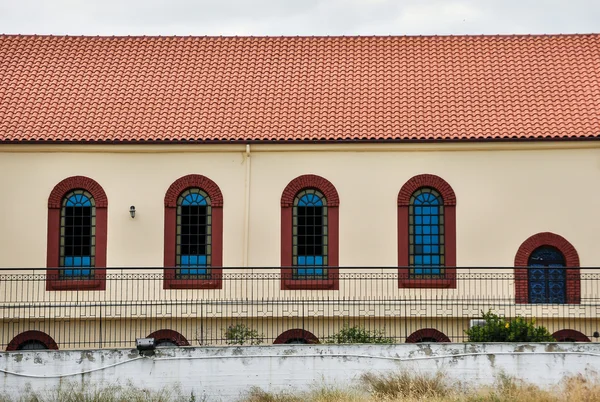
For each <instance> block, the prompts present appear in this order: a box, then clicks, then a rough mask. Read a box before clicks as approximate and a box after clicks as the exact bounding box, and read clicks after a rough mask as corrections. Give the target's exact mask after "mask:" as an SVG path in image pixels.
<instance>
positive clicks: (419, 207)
mask: <svg viewBox="0 0 600 402" xmlns="http://www.w3.org/2000/svg"><path fill="white" fill-rule="evenodd" d="M398 267H399V268H398V286H399V287H401V288H456V195H455V194H454V190H453V189H452V187H451V186H450V184H448V183H447V182H446V181H445V180H444V179H442V178H441V177H438V176H435V175H432V174H421V175H418V176H414V177H413V178H411V179H410V180H408V181H407V182H406V183H405V184H404V185H403V186H402V188H401V189H400V193H399V194H398Z"/></svg>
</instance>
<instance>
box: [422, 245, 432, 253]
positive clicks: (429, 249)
mask: <svg viewBox="0 0 600 402" xmlns="http://www.w3.org/2000/svg"><path fill="white" fill-rule="evenodd" d="M423 253H425V254H431V246H423Z"/></svg>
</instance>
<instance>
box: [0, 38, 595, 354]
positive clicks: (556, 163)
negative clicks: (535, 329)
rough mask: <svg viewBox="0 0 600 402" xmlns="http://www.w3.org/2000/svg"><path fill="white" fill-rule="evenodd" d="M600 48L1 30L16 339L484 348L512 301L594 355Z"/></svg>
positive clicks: (1, 135)
mask: <svg viewBox="0 0 600 402" xmlns="http://www.w3.org/2000/svg"><path fill="white" fill-rule="evenodd" d="M599 51H600V36H598V35H549V36H477V37H476V36H454V37H282V38H275V37H273V38H261V37H259V38H251V37H235V38H233V37H230V38H213V37H204V38H201V37H52V36H1V37H0V169H1V172H2V174H1V176H0V188H2V190H3V191H2V193H1V194H0V206H1V207H2V209H3V211H4V212H3V213H2V214H1V221H0V228H1V230H0V244H1V245H2V248H1V252H0V267H1V268H2V278H1V280H0V294H1V295H2V296H0V297H2V298H3V299H2V300H3V301H2V305H3V308H2V309H1V310H0V311H2V318H1V319H2V326H1V330H0V331H1V335H0V339H1V342H2V345H3V346H4V347H6V348H8V349H9V350H14V349H17V348H24V347H42V346H45V347H61V348H76V347H89V346H94V347H108V346H111V347H112V346H127V347H130V346H131V345H132V344H133V343H132V342H133V340H134V339H135V338H136V337H143V336H148V335H154V336H156V337H157V338H158V339H160V340H163V341H164V342H167V343H169V342H172V343H177V344H182V345H183V344H196V345H197V344H214V343H236V342H238V341H239V340H240V339H242V341H244V342H246V341H247V342H249V343H252V342H255V341H256V342H262V343H270V342H273V341H276V342H294V341H301V342H306V341H309V342H310V341H316V339H320V340H323V339H324V338H327V337H328V336H331V335H332V334H334V333H335V332H336V331H338V330H339V328H341V327H342V326H343V325H354V324H357V325H361V326H364V327H366V328H368V329H369V330H377V331H383V332H385V334H386V336H390V337H393V338H394V340H396V341H399V342H404V341H423V340H453V341H460V340H462V339H464V329H465V328H467V327H468V325H469V323H470V320H471V319H473V318H476V317H478V316H479V314H480V312H481V311H482V310H486V309H488V308H489V309H493V310H494V311H497V312H499V313H501V314H505V315H508V316H514V315H517V314H519V315H525V316H527V317H533V316H534V317H537V318H538V321H539V322H541V323H543V324H544V325H547V326H548V327H549V329H551V331H552V332H557V331H562V332H557V333H558V335H557V337H560V338H561V339H575V340H590V338H591V337H593V336H592V335H593V333H594V332H597V331H598V316H599V314H598V313H599V306H600V304H599V300H598V294H599V293H598V290H599V289H598V271H597V270H595V269H594V267H597V266H598V264H599V262H600V248H598V246H597V239H596V232H597V229H598V222H600V211H599V210H598V208H596V204H598V202H600V190H599V189H598V188H597V186H595V185H594V184H595V183H598V182H599V181H600V168H599V166H600V165H599V163H600V162H599V160H600V159H599V158H600V143H599V142H598V141H597V140H598V139H599V138H600V114H599V113H598V110H600V84H599V82H600V66H599V64H598V54H600V53H599ZM157 331H158V332H157ZM232 331H233V334H232ZM253 331H255V332H253ZM315 338H316V339H315ZM596 340H597V338H596Z"/></svg>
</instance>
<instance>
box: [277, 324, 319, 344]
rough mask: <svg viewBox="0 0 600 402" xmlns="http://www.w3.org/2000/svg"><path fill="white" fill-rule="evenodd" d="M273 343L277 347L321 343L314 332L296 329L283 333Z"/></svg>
mask: <svg viewBox="0 0 600 402" xmlns="http://www.w3.org/2000/svg"><path fill="white" fill-rule="evenodd" d="M273 343H274V344H276V345H279V344H288V345H307V344H308V345H314V344H317V343H319V339H318V338H317V337H316V336H315V335H314V334H313V333H312V332H309V331H306V330H304V329H300V328H296V329H289V330H287V331H285V332H283V333H282V334H280V335H279V336H278V337H277V338H276V339H275V341H274V342H273Z"/></svg>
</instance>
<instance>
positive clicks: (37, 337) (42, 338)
mask: <svg viewBox="0 0 600 402" xmlns="http://www.w3.org/2000/svg"><path fill="white" fill-rule="evenodd" d="M29 341H37V342H40V343H42V344H44V345H45V346H46V347H47V348H48V349H53V350H57V349H58V345H57V344H56V342H54V339H52V337H51V336H50V335H48V334H46V333H44V332H42V331H25V332H21V333H20V334H19V335H17V336H15V337H14V338H13V339H12V340H11V341H10V343H9V344H8V346H7V347H6V350H7V351H9V352H10V351H15V350H19V347H20V346H21V345H23V344H24V343H26V342H29Z"/></svg>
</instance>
